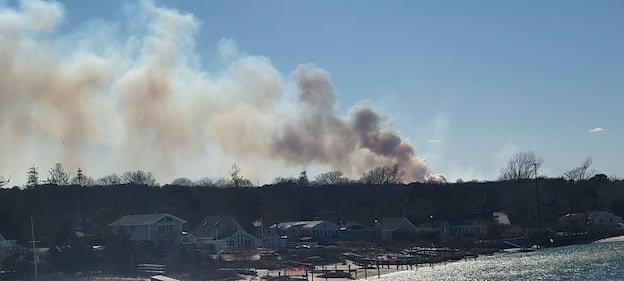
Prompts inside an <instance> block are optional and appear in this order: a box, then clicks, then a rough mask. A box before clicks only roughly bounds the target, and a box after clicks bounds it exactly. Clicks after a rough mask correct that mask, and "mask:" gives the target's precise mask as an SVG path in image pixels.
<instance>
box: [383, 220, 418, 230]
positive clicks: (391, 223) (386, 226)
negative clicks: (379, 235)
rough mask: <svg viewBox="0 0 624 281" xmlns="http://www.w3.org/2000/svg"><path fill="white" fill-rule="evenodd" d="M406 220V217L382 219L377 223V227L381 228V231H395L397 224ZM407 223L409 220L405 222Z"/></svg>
mask: <svg viewBox="0 0 624 281" xmlns="http://www.w3.org/2000/svg"><path fill="white" fill-rule="evenodd" d="M404 219H407V218H406V217H389V218H383V219H381V220H380V221H379V227H381V229H383V230H395V229H396V228H397V227H399V224H400V223H401V222H402V221H403V220H404ZM407 221H408V222H409V223H412V222H410V221H409V220H407Z"/></svg>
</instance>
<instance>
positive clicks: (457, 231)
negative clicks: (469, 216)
mask: <svg viewBox="0 0 624 281" xmlns="http://www.w3.org/2000/svg"><path fill="white" fill-rule="evenodd" d="M439 228H440V232H441V233H444V234H446V235H450V236H454V237H480V236H484V235H486V234H487V232H488V229H489V225H488V224H486V223H478V222H474V223H463V224H451V223H449V222H448V221H443V222H442V223H440V225H439Z"/></svg>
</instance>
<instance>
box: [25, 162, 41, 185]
mask: <svg viewBox="0 0 624 281" xmlns="http://www.w3.org/2000/svg"><path fill="white" fill-rule="evenodd" d="M38 169H39V168H38V167H37V166H36V165H34V164H33V165H31V166H30V167H29V168H28V171H27V172H26V187H36V186H37V185H39V171H37V170H38Z"/></svg>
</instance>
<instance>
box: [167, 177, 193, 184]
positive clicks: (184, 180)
mask: <svg viewBox="0 0 624 281" xmlns="http://www.w3.org/2000/svg"><path fill="white" fill-rule="evenodd" d="M171 185H177V186H194V185H195V183H194V182H193V181H192V180H190V179H188V178H177V179H175V180H173V181H172V182H171Z"/></svg>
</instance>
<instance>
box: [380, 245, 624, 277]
mask: <svg viewBox="0 0 624 281" xmlns="http://www.w3.org/2000/svg"><path fill="white" fill-rule="evenodd" d="M374 279H375V280H397V281H413V280H419V281H420V280H509V281H511V280H584V281H585V280H624V242H608V243H592V244H585V245H574V246H567V247H560V248H549V249H543V250H538V251H535V252H530V253H507V254H497V255H493V256H487V257H479V259H477V260H471V261H459V262H453V263H449V264H446V265H437V266H435V267H434V268H430V267H427V268H422V267H421V268H418V270H411V271H404V272H397V273H393V274H389V275H385V276H382V277H381V278H380V279H377V278H374Z"/></svg>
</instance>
